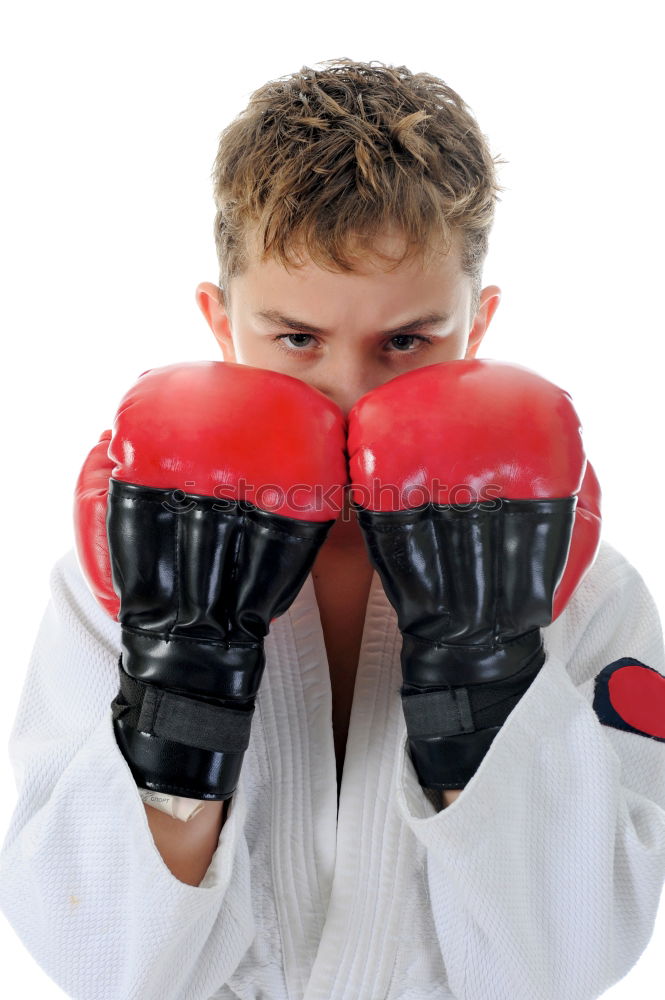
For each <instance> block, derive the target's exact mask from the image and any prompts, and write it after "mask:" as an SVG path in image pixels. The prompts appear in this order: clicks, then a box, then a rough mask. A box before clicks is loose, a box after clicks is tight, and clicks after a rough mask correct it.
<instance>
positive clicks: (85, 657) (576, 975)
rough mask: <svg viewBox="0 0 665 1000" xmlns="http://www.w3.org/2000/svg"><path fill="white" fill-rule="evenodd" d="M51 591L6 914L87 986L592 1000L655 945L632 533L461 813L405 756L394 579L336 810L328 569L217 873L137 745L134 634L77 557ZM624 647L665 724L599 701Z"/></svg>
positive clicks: (3, 876) (373, 641)
mask: <svg viewBox="0 0 665 1000" xmlns="http://www.w3.org/2000/svg"><path fill="white" fill-rule="evenodd" d="M51 595H52V596H51V601H50V603H49V606H48V608H47V610H46V613H45V616H44V619H43V622H42V624H41V627H40V630H39V633H38V637H37V640H36V644H35V647H34V652H33V654H32V658H31V661H30V664H29V668H28V671H27V675H26V680H25V685H24V688H23V692H22V695H21V699H20V704H19V709H18V713H17V717H16V720H15V724H14V728H13V731H12V734H11V740H10V754H11V759H12V763H13V767H14V769H15V775H16V780H17V786H18V800H17V804H16V808H15V811H14V814H13V817H12V819H11V823H10V826H9V829H8V831H7V834H6V838H5V842H4V845H3V848H2V852H1V854H0V908H1V909H2V910H3V912H4V913H5V915H6V916H7V918H8V920H9V921H10V923H11V925H12V926H13V928H14V929H15V931H16V933H17V934H18V936H19V937H20V939H21V940H22V941H23V943H24V944H25V946H26V948H28V949H29V951H30V953H31V954H32V955H33V957H34V958H35V960H36V961H37V962H38V963H39V965H40V966H41V967H42V968H43V969H44V970H45V971H46V972H47V973H48V975H49V976H50V977H51V978H52V979H53V980H54V981H55V982H56V983H57V984H58V985H59V986H60V987H61V988H62V989H64V990H65V991H66V992H67V993H68V994H70V995H71V996H72V997H75V998H79V1000H139V998H141V1000H211V998H215V1000H429V998H431V1000H434V998H436V1000H450V998H456V1000H591V998H595V997H597V996H599V995H600V994H601V993H602V992H603V991H604V990H606V989H608V988H609V987H610V986H611V985H612V984H613V983H615V982H616V981H617V980H619V979H620V978H622V977H623V976H624V975H625V974H626V973H627V972H628V971H629V970H630V968H631V967H632V966H633V964H634V963H635V962H636V961H637V960H638V958H639V957H640V955H641V954H642V952H643V951H644V949H645V948H646V946H647V944H648V942H649V939H650V937H651V934H652V932H653V927H654V922H655V918H656V914H657V910H658V904H659V898H660V894H661V888H662V885H663V882H664V881H665V738H664V737H665V677H663V675H665V655H664V652H663V638H662V632H661V626H660V621H659V618H658V614H657V611H656V608H655V606H654V602H653V600H652V598H651V596H650V594H649V592H648V590H647V588H646V586H645V584H644V582H643V580H642V578H641V577H640V575H639V573H638V572H637V571H636V570H635V569H634V567H632V566H631V565H630V564H629V563H628V562H627V560H626V559H625V558H624V557H623V556H622V555H621V554H620V553H619V552H617V551H616V550H615V549H614V548H613V547H612V546H611V545H610V544H609V543H607V542H605V541H603V542H602V543H601V547H600V550H599V553H598V556H597V558H596V561H595V563H594V565H593V566H592V568H591V569H590V571H589V572H588V574H587V576H586V577H585V578H584V580H583V581H582V583H581V585H580V586H579V588H578V590H577V592H576V593H575V595H574V596H573V598H572V600H571V602H570V604H569V606H568V607H567V608H566V610H565V611H564V612H563V613H562V614H561V616H560V617H559V618H558V619H557V621H556V622H554V624H552V625H550V626H549V627H548V628H546V629H545V630H544V632H543V635H544V643H545V650H546V654H547V658H546V662H545V665H544V667H543V669H542V670H541V672H540V674H539V675H538V677H537V678H536V680H535V681H534V683H533V684H532V685H531V687H530V688H529V689H528V691H527V692H526V694H525V695H524V697H523V698H522V699H521V701H520V702H519V703H518V705H517V706H516V707H515V708H514V709H513V711H512V713H511V715H510V716H509V717H508V719H507V721H506V723H505V724H504V726H503V728H502V729H501V731H500V733H499V735H498V736H497V737H496V739H495V740H494V742H493V744H492V745H491V747H490V750H489V752H488V754H487V756H486V757H485V759H484V760H483V762H482V764H481V766H480V768H479V770H478V771H477V772H476V774H475V775H474V777H473V779H472V780H471V781H470V783H469V784H468V785H467V787H466V788H465V789H464V791H463V792H462V793H461V795H460V797H459V798H458V799H457V801H456V802H454V803H453V804H452V805H451V806H449V807H447V808H446V809H443V810H441V811H437V808H436V807H435V806H434V804H433V803H434V798H433V797H430V796H429V795H428V794H427V793H425V792H424V791H423V789H421V787H420V785H419V784H418V780H417V777H416V774H415V771H414V769H413V766H412V764H411V761H410V759H409V756H408V753H407V746H406V730H405V723H404V718H403V714H402V706H401V701H400V696H399V688H400V684H401V671H400V662H399V654H400V635H399V632H398V630H397V625H396V616H395V612H394V611H393V609H392V608H391V606H390V604H389V603H388V601H387V599H386V597H385V595H384V592H383V589H382V586H381V582H380V580H379V578H378V576H377V574H376V573H375V574H374V577H373V580H372V587H371V593H370V598H369V603H368V608H367V617H366V621H365V629H364V634H363V640H362V648H361V653H360V660H359V665H358V672H357V677H356V682H355V693H354V700H353V709H352V713H351V719H350V727H349V733H348V743H347V749H346V759H345V765H344V775H343V781H342V787H341V796H340V803H339V816H338V815H337V787H336V768H335V753H334V746H333V732H332V699H331V687H330V678H329V673H328V665H327V659H326V650H325V645H324V640H323V633H322V629H321V623H320V618H319V613H318V608H317V604H316V598H315V593H314V587H313V583H312V578H311V576H309V577H308V578H307V580H306V582H305V585H304V587H303V589H302V590H301V592H300V594H299V595H298V597H297V599H296V601H295V602H294V604H293V605H292V607H291V608H290V610H289V611H288V612H286V613H285V614H284V615H283V616H282V617H280V618H279V619H278V620H277V621H276V622H274V623H273V625H272V628H271V632H270V635H269V636H268V638H267V640H266V657H267V663H266V669H265V673H264V675H263V680H262V682H261V687H260V690H259V694H258V697H257V701H256V712H255V714H254V719H253V723H252V731H251V739H250V744H249V748H248V750H247V752H246V754H245V758H244V762H243V768H242V773H241V779H240V784H239V786H238V789H237V791H236V793H235V795H234V796H233V799H232V802H231V805H230V811H229V815H228V818H227V820H226V823H225V825H224V827H223V829H222V832H221V835H220V839H219V845H218V847H217V850H216V852H215V855H214V857H213V859H212V863H211V866H210V868H209V870H208V872H207V874H206V875H205V877H204V879H203V881H202V882H201V884H200V886H190V885H186V884H184V883H182V882H180V881H179V880H178V879H176V878H175V877H174V876H173V875H172V874H171V872H170V871H169V869H168V868H167V867H166V865H165V864H164V862H163V860H162V858H161V855H160V854H159V852H158V851H157V849H156V847H155V845H154V842H153V839H152V835H151V833H150V830H149V827H148V823H147V819H146V814H145V808H144V806H143V803H142V801H141V798H140V797H139V794H138V792H137V790H136V786H135V783H134V780H133V778H132V775H131V773H130V771H129V768H128V766H127V764H126V763H125V760H124V758H123V757H122V755H121V754H120V751H119V750H118V748H117V745H116V743H115V739H114V734H113V728H112V724H111V709H110V702H111V700H112V699H113V698H114V696H115V695H116V693H117V689H118V667H117V661H118V656H119V653H120V625H119V624H118V623H116V622H113V621H111V620H110V619H109V618H108V617H107V616H106V615H105V613H104V612H103V611H102V610H101V609H100V608H99V607H98V606H97V604H96V603H95V601H94V599H93V598H92V596H91V595H90V593H89V591H88V588H87V585H86V583H85V582H84V580H83V577H82V575H81V573H80V570H79V568H78V565H77V562H76V558H75V555H74V553H73V552H70V553H68V554H67V555H65V556H64V557H63V558H62V559H60V560H59V561H58V562H57V563H56V565H55V567H54V570H53V573H52V577H51ZM624 658H630V659H631V660H633V659H634V660H636V661H638V664H642V665H643V668H642V670H643V674H642V672H639V675H638V681H639V682H640V683H641V679H643V678H644V676H646V675H647V674H648V675H649V676H648V677H647V681H648V683H647V684H646V685H645V686H644V688H643V692H642V694H641V695H640V697H642V698H643V704H644V707H645V710H647V706H646V701H647V700H648V703H649V704H648V712H650V713H651V719H656V724H655V726H656V729H657V727H658V725H659V723H658V720H659V719H662V720H663V726H662V727H661V729H660V730H658V731H660V732H661V736H660V737H659V736H658V735H653V733H654V726H653V725H652V726H651V733H646V732H638V731H631V729H630V728H628V729H626V728H621V727H620V726H617V725H616V724H615V722H616V719H615V720H612V719H611V718H610V717H609V716H607V713H603V714H605V719H604V720H602V719H601V717H600V715H599V710H598V706H599V705H600V702H599V701H598V693H597V691H596V693H594V692H595V690H596V684H595V678H596V677H597V676H598V675H599V674H600V673H601V672H602V671H603V670H604V669H605V668H607V667H609V666H610V665H612V664H616V662H617V661H619V660H622V659H624ZM647 668H650V669H649V670H647ZM613 669H614V668H613ZM638 669H639V668H638ZM654 671H655V672H656V673H654ZM610 673H611V671H610ZM656 674H657V675H659V676H657V675H656ZM624 676H625V675H624ZM661 677H663V679H662V680H661ZM640 678H641V679H640ZM659 699H660V700H659ZM641 717H643V716H641Z"/></svg>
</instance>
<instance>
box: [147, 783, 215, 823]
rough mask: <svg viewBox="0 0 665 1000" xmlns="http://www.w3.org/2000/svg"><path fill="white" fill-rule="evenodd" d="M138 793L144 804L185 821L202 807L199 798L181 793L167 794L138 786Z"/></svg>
mask: <svg viewBox="0 0 665 1000" xmlns="http://www.w3.org/2000/svg"><path fill="white" fill-rule="evenodd" d="M139 795H140V796H141V798H142V800H143V801H144V802H145V803H146V805H149V806H152V807H153V809H159V811H160V812H163V813H166V814H167V816H172V817H173V819H180V820H182V821H183V823H187V822H188V821H189V820H190V819H192V818H193V817H194V816H196V814H197V813H199V812H201V810H202V809H203V802H202V800H201V799H186V798H183V796H182V795H167V794H166V793H165V792H153V791H151V790H150V789H149V788H139Z"/></svg>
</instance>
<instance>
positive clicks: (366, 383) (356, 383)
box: [313, 360, 390, 417]
mask: <svg viewBox="0 0 665 1000" xmlns="http://www.w3.org/2000/svg"><path fill="white" fill-rule="evenodd" d="M389 378H390V375H386V373H385V372H383V371H381V372H376V371H371V370H368V369H366V368H364V367H363V365H362V364H360V363H358V361H357V360H356V361H355V362H354V361H352V360H351V361H349V362H347V363H346V364H338V365H335V366H334V367H333V366H330V367H328V369H327V370H326V372H325V373H320V374H318V376H317V378H316V379H315V380H314V381H313V385H314V387H315V388H316V389H318V390H319V392H322V393H323V394H324V396H327V397H328V399H331V400H332V401H333V403H336V404H337V406H339V408H340V410H341V411H342V413H343V414H344V416H345V417H347V416H348V415H349V411H350V410H351V407H352V406H353V404H354V403H355V402H356V401H357V400H358V399H360V397H361V396H364V395H365V393H367V392H370V391H371V390H372V389H375V388H376V387H377V386H379V385H382V384H383V382H387V381H388V379H389Z"/></svg>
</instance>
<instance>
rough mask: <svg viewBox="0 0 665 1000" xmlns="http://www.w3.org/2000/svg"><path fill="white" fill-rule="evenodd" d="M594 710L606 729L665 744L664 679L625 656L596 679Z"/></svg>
mask: <svg viewBox="0 0 665 1000" xmlns="http://www.w3.org/2000/svg"><path fill="white" fill-rule="evenodd" d="M593 708H594V711H595V712H596V715H597V716H598V718H599V719H600V721H601V722H602V723H603V725H605V726H612V727H613V728H614V729H623V730H624V731H626V732H629V733H637V734H638V735H640V736H648V737H650V738H651V739H654V740H659V741H661V742H663V743H665V677H664V676H663V675H662V674H660V673H658V671H657V670H654V669H653V667H648V666H647V665H646V664H645V663H641V662H640V661H639V660H635V659H633V658H632V657H630V656H624V657H622V658H621V659H620V660H615V661H614V662H613V663H610V664H608V666H606V667H604V668H603V670H601V672H600V673H599V674H598V676H597V677H596V679H595V688H594V699H593Z"/></svg>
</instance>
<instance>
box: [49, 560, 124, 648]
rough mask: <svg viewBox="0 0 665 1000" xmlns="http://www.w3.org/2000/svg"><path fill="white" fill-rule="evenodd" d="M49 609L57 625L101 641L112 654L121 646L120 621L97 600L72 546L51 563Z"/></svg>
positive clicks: (96, 641)
mask: <svg viewBox="0 0 665 1000" xmlns="http://www.w3.org/2000/svg"><path fill="white" fill-rule="evenodd" d="M49 589H50V596H51V605H52V610H53V612H54V613H55V617H56V620H57V622H58V624H59V626H60V627H61V628H62V629H64V630H66V631H68V632H71V633H73V634H76V635H78V636H85V637H86V638H87V639H92V640H93V641H94V642H95V643H96V644H97V645H99V644H101V645H102V646H104V647H105V648H106V650H107V651H108V652H109V653H111V654H112V655H113V656H116V655H117V654H118V652H119V650H120V624H119V623H118V622H116V621H113V619H111V618H110V617H109V615H107V614H106V612H105V611H104V609H103V608H101V607H100V606H99V604H97V602H96V600H95V599H94V597H93V596H92V593H91V592H90V588H89V587H88V584H87V583H86V580H85V577H84V576H83V573H82V571H81V567H80V565H79V562H78V559H77V557H76V552H75V550H74V549H73V548H72V549H70V550H69V551H68V552H65V553H64V554H63V555H62V556H60V558H59V559H57V560H56V562H55V563H54V565H53V567H52V569H51V573H50V576H49Z"/></svg>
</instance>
